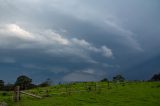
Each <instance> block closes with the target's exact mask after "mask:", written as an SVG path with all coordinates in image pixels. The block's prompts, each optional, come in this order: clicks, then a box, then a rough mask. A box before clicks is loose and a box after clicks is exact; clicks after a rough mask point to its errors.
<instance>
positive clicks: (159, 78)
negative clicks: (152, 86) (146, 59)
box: [150, 73, 160, 81]
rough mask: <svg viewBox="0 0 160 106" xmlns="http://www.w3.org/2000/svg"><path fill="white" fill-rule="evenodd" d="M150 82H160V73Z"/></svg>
mask: <svg viewBox="0 0 160 106" xmlns="http://www.w3.org/2000/svg"><path fill="white" fill-rule="evenodd" d="M150 81H160V73H159V74H155V75H153V77H152V78H151V79H150Z"/></svg>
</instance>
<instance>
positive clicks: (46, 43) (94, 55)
mask: <svg viewBox="0 0 160 106" xmlns="http://www.w3.org/2000/svg"><path fill="white" fill-rule="evenodd" d="M159 4H160V2H159V1H158V0H155V1H146V0H141V1H139V0H134V1H128V0H121V1H112V0H101V1H96V0H87V1H86V0H67V1H65V0H45V1H44V0H34V1H33V0H27V1H25V0H14V1H9V0H1V1H0V14H1V15H0V70H1V73H2V74H1V75H0V78H1V77H2V79H7V78H8V77H7V76H10V79H8V81H12V80H13V79H15V77H16V76H18V75H21V74H27V75H28V76H31V77H33V78H34V80H35V81H37V82H38V81H39V79H41V80H44V79H45V78H51V79H53V80H55V81H78V80H88V81H89V80H99V79H101V78H102V77H109V78H111V77H112V76H113V75H115V74H123V75H125V76H126V77H127V78H128V79H144V78H148V77H150V75H151V74H153V73H156V72H158V70H159V69H158V67H155V68H154V67H153V70H155V71H154V72H153V71H152V70H146V69H145V68H142V67H145V66H144V65H142V64H143V63H146V61H149V60H153V63H154V64H158V61H157V60H156V59H154V58H155V57H157V56H159V53H160V50H159V39H160V37H159V34H160V25H159V24H158V23H159V22H160V21H159V19H160V15H159V14H158V13H159ZM153 41H154V42H153ZM155 61H157V62H155ZM149 66H152V63H150V65H149ZM153 66H155V65H153ZM138 67H139V68H138ZM134 69H136V70H137V71H134ZM145 70H146V71H145ZM10 73H13V74H10ZM139 73H141V74H139ZM142 74H144V77H143V78H142V77H141V75H142Z"/></svg>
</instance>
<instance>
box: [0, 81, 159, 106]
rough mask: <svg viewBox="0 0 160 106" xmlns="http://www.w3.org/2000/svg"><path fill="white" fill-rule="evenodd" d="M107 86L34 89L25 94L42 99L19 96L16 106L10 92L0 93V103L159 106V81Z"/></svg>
mask: <svg viewBox="0 0 160 106" xmlns="http://www.w3.org/2000/svg"><path fill="white" fill-rule="evenodd" d="M109 85H110V86H109V88H108V84H107V83H105V82H103V83H102V82H98V83H96V86H95V83H93V82H90V83H74V84H70V85H56V86H51V87H45V88H35V89H31V90H27V91H26V92H30V93H32V94H36V95H40V96H43V98H42V99H37V98H33V97H30V96H27V95H24V94H22V95H21V100H20V102H17V103H15V102H13V100H12V96H13V94H12V93H13V92H0V101H5V102H6V103H8V105H9V106H160V82H129V83H123V84H120V83H118V84H114V83H110V84H109ZM46 90H48V93H46ZM85 90H87V91H85ZM65 92H67V93H65ZM47 94H48V95H47Z"/></svg>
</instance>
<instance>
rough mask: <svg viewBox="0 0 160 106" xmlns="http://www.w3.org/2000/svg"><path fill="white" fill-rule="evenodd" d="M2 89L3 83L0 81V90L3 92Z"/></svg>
mask: <svg viewBox="0 0 160 106" xmlns="http://www.w3.org/2000/svg"><path fill="white" fill-rule="evenodd" d="M3 88H4V81H3V80H0V90H3Z"/></svg>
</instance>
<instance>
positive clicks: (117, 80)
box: [113, 75, 125, 82]
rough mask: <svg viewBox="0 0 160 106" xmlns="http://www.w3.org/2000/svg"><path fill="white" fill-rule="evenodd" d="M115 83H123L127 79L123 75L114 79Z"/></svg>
mask: <svg viewBox="0 0 160 106" xmlns="http://www.w3.org/2000/svg"><path fill="white" fill-rule="evenodd" d="M113 81H115V82H123V81H125V78H124V77H123V76H122V75H116V76H115V77H113Z"/></svg>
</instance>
